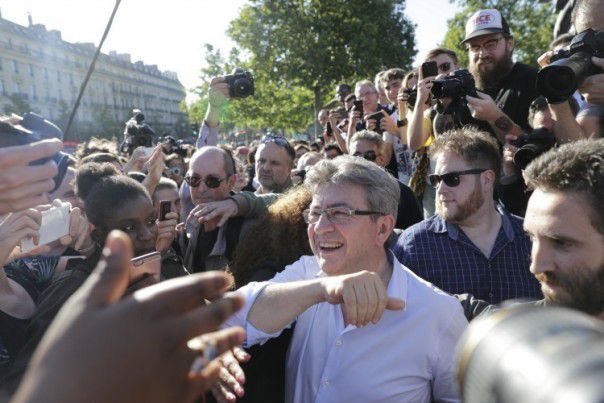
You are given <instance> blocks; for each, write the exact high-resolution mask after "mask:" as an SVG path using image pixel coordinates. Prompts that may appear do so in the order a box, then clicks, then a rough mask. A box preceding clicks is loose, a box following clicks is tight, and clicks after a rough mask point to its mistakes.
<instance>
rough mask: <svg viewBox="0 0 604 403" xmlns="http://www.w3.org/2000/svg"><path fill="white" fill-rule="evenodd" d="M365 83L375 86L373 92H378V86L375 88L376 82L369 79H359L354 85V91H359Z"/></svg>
mask: <svg viewBox="0 0 604 403" xmlns="http://www.w3.org/2000/svg"><path fill="white" fill-rule="evenodd" d="M364 85H368V86H370V87H371V88H373V92H377V88H375V84H373V83H372V82H371V81H369V80H361V81H357V83H356V84H355V85H354V92H357V90H358V89H359V88H361V87H362V86H364Z"/></svg>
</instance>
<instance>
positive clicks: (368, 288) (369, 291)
mask: <svg viewBox="0 0 604 403" xmlns="http://www.w3.org/2000/svg"><path fill="white" fill-rule="evenodd" d="M363 287H364V288H365V294H366V295H367V314H366V315H365V318H364V320H363V326H365V325H367V324H369V322H371V321H372V320H373V318H374V316H375V313H376V310H377V309H378V307H379V299H378V294H377V292H376V291H375V287H374V286H373V284H371V283H364V284H363Z"/></svg>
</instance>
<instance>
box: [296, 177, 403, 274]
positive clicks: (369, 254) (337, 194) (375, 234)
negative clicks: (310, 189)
mask: <svg viewBox="0 0 604 403" xmlns="http://www.w3.org/2000/svg"><path fill="white" fill-rule="evenodd" d="M341 206H345V207H348V208H351V209H354V210H370V208H369V205H368V203H367V200H366V199H365V190H364V189H363V188H362V187H361V186H358V185H353V184H342V185H334V184H328V185H323V186H321V187H319V188H318V189H317V191H316V192H315V194H314V196H313V200H312V203H311V205H310V210H311V211H316V212H318V211H321V210H322V209H325V208H329V207H341ZM375 218H376V216H360V215H359V216H353V217H349V218H347V219H346V221H345V223H342V224H337V225H336V224H333V223H332V222H331V221H329V220H328V219H327V216H326V215H325V214H322V215H321V217H320V218H319V220H318V221H317V222H316V223H315V224H308V239H309V241H310V246H311V249H312V251H313V253H314V255H315V256H316V257H317V260H318V262H319V266H320V267H321V270H323V272H324V273H325V274H327V275H328V276H337V275H341V274H349V273H354V272H357V271H359V270H370V269H371V268H372V267H373V264H374V262H376V261H378V260H379V258H378V257H377V256H379V254H380V253H381V254H382V255H383V253H384V242H385V241H386V239H387V237H388V235H386V236H384V233H383V232H381V231H383V221H384V220H387V219H388V217H386V216H377V220H375ZM389 218H390V219H391V220H392V216H390V217H389Z"/></svg>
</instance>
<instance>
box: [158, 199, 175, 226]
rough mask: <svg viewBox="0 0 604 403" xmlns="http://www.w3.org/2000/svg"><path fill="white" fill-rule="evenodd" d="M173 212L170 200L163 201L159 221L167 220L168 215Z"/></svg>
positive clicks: (160, 204)
mask: <svg viewBox="0 0 604 403" xmlns="http://www.w3.org/2000/svg"><path fill="white" fill-rule="evenodd" d="M170 211H172V202H171V201H170V200H162V201H160V202H159V214H158V217H159V221H164V220H165V219H166V214H168V213H169V212H170Z"/></svg>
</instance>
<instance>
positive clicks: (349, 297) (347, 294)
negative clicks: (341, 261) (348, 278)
mask: <svg viewBox="0 0 604 403" xmlns="http://www.w3.org/2000/svg"><path fill="white" fill-rule="evenodd" d="M342 299H343V300H344V305H345V306H346V316H345V317H344V323H345V324H347V325H355V326H356V323H357V298H356V295H355V293H354V289H353V288H352V287H344V289H343V290H342Z"/></svg>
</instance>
